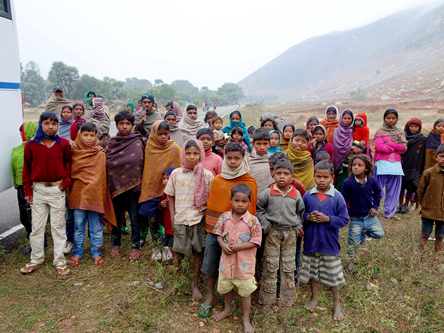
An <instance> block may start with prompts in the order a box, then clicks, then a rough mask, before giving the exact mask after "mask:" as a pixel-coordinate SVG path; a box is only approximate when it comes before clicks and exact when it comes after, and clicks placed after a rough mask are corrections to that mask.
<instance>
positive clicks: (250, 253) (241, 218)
mask: <svg viewBox="0 0 444 333" xmlns="http://www.w3.org/2000/svg"><path fill="white" fill-rule="evenodd" d="M251 192H252V191H251V189H250V188H249V187H248V186H247V185H245V184H238V185H235V186H234V187H233V188H232V189H231V198H230V202H231V204H232V206H233V208H232V209H231V210H230V211H228V212H225V213H223V214H222V215H221V216H220V217H219V220H218V222H217V224H216V226H215V228H214V231H213V234H214V235H217V241H218V243H219V245H220V247H221V248H222V257H221V258H220V269H219V282H218V284H217V291H218V292H219V293H220V294H223V295H224V301H225V309H224V311H222V312H220V313H218V314H216V315H215V316H214V320H215V321H221V320H222V319H224V318H226V317H228V316H231V314H232V305H231V302H232V300H233V295H234V290H233V289H234V287H236V288H237V290H238V292H239V295H240V296H241V297H242V307H243V309H244V318H243V326H244V332H253V331H254V328H253V326H252V325H251V323H250V308H251V294H252V293H253V292H254V291H255V290H256V289H257V285H256V280H255V278H254V271H255V267H256V248H258V247H260V246H261V239H262V230H261V225H260V223H259V221H258V219H257V218H256V217H255V216H253V215H251V214H250V213H249V212H248V206H249V205H250V203H251Z"/></svg>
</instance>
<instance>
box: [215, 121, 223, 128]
mask: <svg viewBox="0 0 444 333" xmlns="http://www.w3.org/2000/svg"><path fill="white" fill-rule="evenodd" d="M213 127H214V129H216V130H220V129H221V128H222V121H220V120H216V121H215V122H213Z"/></svg>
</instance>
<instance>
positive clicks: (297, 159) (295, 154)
mask: <svg viewBox="0 0 444 333" xmlns="http://www.w3.org/2000/svg"><path fill="white" fill-rule="evenodd" d="M284 154H285V155H287V156H288V159H289V160H290V162H291V164H293V167H294V178H295V179H297V180H299V181H300V182H301V183H302V184H303V185H304V187H305V188H306V189H307V191H309V190H311V189H312V188H313V187H314V186H315V182H314V178H313V173H314V164H313V159H312V158H311V154H310V153H309V152H308V151H298V150H295V149H294V148H293V146H292V145H288V149H287V150H286V151H285V152H284Z"/></svg>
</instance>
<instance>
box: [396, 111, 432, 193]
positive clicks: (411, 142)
mask: <svg viewBox="0 0 444 333" xmlns="http://www.w3.org/2000/svg"><path fill="white" fill-rule="evenodd" d="M412 124H416V125H418V126H419V131H418V133H416V134H412V132H411V131H410V125H412ZM421 129H422V122H421V120H420V119H419V118H412V119H410V120H409V121H408V122H407V124H405V127H404V132H405V133H406V137H407V141H408V142H407V150H406V151H405V152H404V153H403V154H402V155H401V159H402V162H401V163H402V170H403V171H404V176H403V177H402V179H403V181H404V180H406V181H412V182H413V185H414V186H416V187H418V185H419V181H420V180H421V174H422V172H423V171H424V165H425V160H426V140H427V139H426V137H425V136H424V135H423V134H422V133H421Z"/></svg>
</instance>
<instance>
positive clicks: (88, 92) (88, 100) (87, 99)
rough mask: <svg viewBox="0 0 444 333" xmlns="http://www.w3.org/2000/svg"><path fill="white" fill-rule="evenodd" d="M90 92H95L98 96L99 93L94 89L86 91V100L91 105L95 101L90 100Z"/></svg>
mask: <svg viewBox="0 0 444 333" xmlns="http://www.w3.org/2000/svg"><path fill="white" fill-rule="evenodd" d="M90 93H93V94H94V97H97V94H96V92H95V91H94V90H88V91H87V92H86V94H85V101H86V103H88V104H89V105H91V106H92V105H93V101H92V100H90V99H89V98H88V95H89V94H90Z"/></svg>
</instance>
